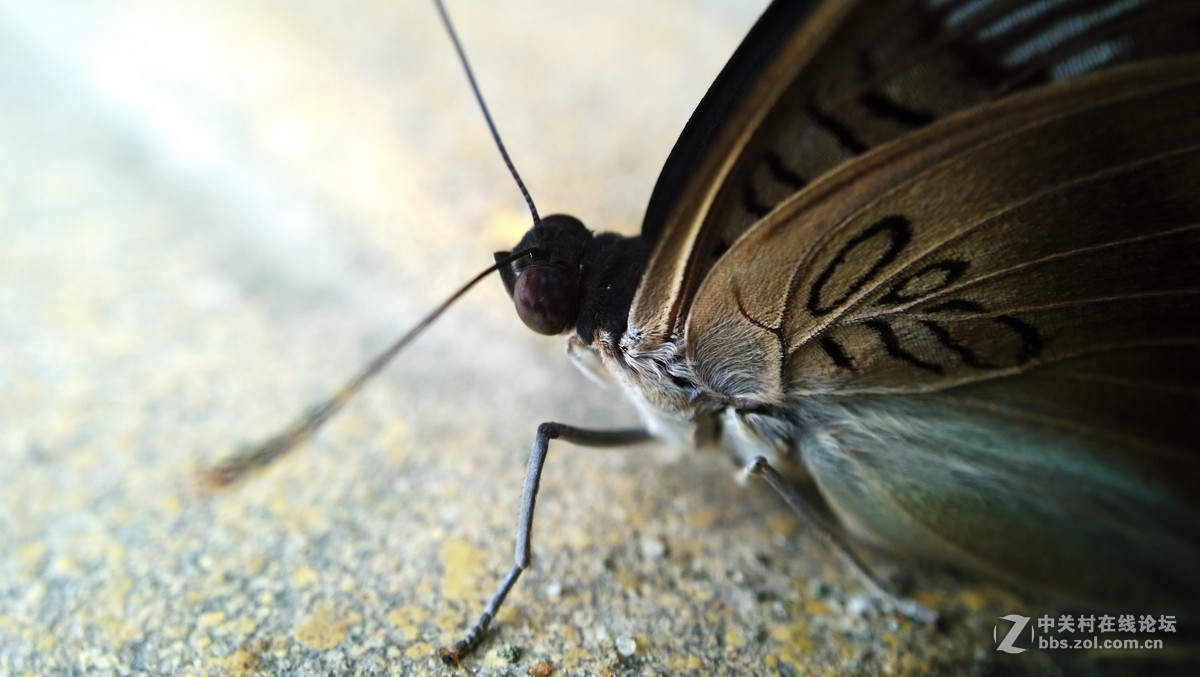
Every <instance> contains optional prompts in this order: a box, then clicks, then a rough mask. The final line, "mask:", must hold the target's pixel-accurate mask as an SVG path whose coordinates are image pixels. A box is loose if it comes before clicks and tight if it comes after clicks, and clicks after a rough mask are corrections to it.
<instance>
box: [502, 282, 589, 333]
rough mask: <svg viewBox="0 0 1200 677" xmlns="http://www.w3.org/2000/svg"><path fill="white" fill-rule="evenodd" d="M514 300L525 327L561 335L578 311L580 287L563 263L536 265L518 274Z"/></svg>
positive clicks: (538, 331) (539, 331)
mask: <svg viewBox="0 0 1200 677" xmlns="http://www.w3.org/2000/svg"><path fill="white" fill-rule="evenodd" d="M513 303H514V304H516V306H517V315H520V316H521V321H522V322H524V323H525V326H527V327H529V328H530V329H532V330H534V331H536V332H537V333H539V334H547V335H553V334H561V333H562V332H563V331H564V330H566V329H567V327H569V326H570V325H571V323H572V322H574V321H575V316H576V314H577V313H578V312H579V288H578V285H577V284H576V283H575V276H573V275H571V274H569V273H568V272H567V271H566V270H565V269H563V267H562V266H556V265H533V266H530V267H528V268H526V269H525V270H522V271H521V274H520V275H518V276H517V282H516V285H515V286H514V288H513Z"/></svg>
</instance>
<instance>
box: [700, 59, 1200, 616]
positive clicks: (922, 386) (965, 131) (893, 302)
mask: <svg viewBox="0 0 1200 677" xmlns="http://www.w3.org/2000/svg"><path fill="white" fill-rule="evenodd" d="M685 345H686V347H687V356H688V358H689V362H690V364H691V365H692V368H693V373H694V376H695V378H696V380H697V381H698V382H699V383H700V384H701V385H702V387H704V388H707V389H708V390H710V391H711V392H712V393H714V394H716V395H717V396H719V397H721V398H723V399H724V400H725V401H727V402H729V403H731V404H733V405H736V406H739V407H741V408H747V409H770V410H774V411H777V412H787V413H786V414H784V415H788V416H792V417H793V418H795V419H796V420H797V421H798V422H799V423H798V432H797V436H798V438H799V442H800V448H801V450H802V453H803V454H804V461H805V464H806V466H807V467H808V468H809V470H810V471H811V472H812V473H813V475H814V477H815V478H816V479H817V481H818V484H819V485H820V486H821V488H822V491H823V492H824V493H825V495H826V496H827V497H828V498H829V499H830V502H831V504H832V505H833V506H834V507H835V509H837V510H838V511H839V513H841V514H842V515H843V517H844V518H845V519H846V521H847V522H848V523H850V524H852V525H856V526H858V527H859V529H860V530H862V531H865V532H867V533H869V534H871V535H872V536H874V537H875V538H877V539H879V540H882V541H885V542H889V543H891V544H892V545H894V546H895V547H898V548H901V549H904V550H908V551H911V552H916V553H919V554H925V555H930V556H936V557H941V558H945V559H951V560H954V561H957V562H960V563H963V564H968V565H971V566H974V567H976V568H980V569H987V570H991V571H993V572H994V573H998V574H1000V575H1007V576H1009V577H1013V578H1019V579H1022V580H1026V581H1029V580H1033V581H1039V582H1041V583H1043V584H1045V585H1047V586H1049V587H1052V588H1054V589H1056V590H1059V591H1061V592H1066V593H1068V594H1070V595H1073V596H1077V597H1080V598H1085V599H1089V600H1105V601H1113V600H1130V599H1133V600H1139V599H1152V600H1155V601H1156V602H1162V601H1171V600H1174V601H1175V602H1177V603H1184V604H1195V603H1200V588H1198V585H1197V580H1196V578H1195V575H1194V572H1195V570H1196V568H1197V567H1200V550H1198V549H1197V546H1196V543H1197V542H1200V541H1198V539H1200V517H1198V513H1197V510H1196V507H1195V506H1196V505H1200V502H1198V501H1197V496H1196V492H1195V488H1196V486H1198V485H1200V455H1198V454H1197V451H1198V450H1200V442H1197V439H1198V438H1197V430H1198V418H1197V417H1198V415H1200V57H1198V56H1188V57H1175V58H1170V59H1162V60H1157V61H1149V62H1140V63H1136V64H1131V65H1127V66H1123V67H1119V68H1115V69H1110V70H1107V71H1104V72H1102V73H1098V74H1093V75H1088V76H1083V77H1080V78H1075V79H1072V80H1071V81H1068V82H1063V83H1058V84H1054V85H1049V86H1046V87H1043V88H1039V89H1037V90H1034V91H1031V92H1028V93H1025V94H1021V95H1016V96H1013V97H1009V98H1006V99H1005V100H1002V101H998V102H995V103H993V104H991V105H989V106H987V107H985V108H979V109H976V110H973V111H970V112H968V113H965V114H963V115H960V116H956V117H953V118H950V119H947V120H944V121H941V122H939V123H938V124H936V125H934V126H931V127H930V128H928V129H926V130H924V131H922V132H917V133H914V134H911V135H908V136H905V137H904V138H902V139H900V140H898V141H896V142H893V143H891V144H888V145H886V146H883V147H880V148H878V149H876V150H875V151H873V152H871V153H868V154H866V155H864V156H863V157H861V158H858V159H856V160H854V161H853V162H849V163H846V164H844V165H842V166H841V167H840V168H838V169H836V170H834V171H833V172H831V173H830V174H828V175H826V176H825V177H823V178H822V179H820V180H818V181H817V182H815V183H814V184H813V185H812V186H811V187H810V188H809V189H808V190H806V191H804V192H802V193H800V194H798V195H796V196H794V197H793V198H792V199H790V200H788V201H787V202H785V203H784V204H783V205H781V206H780V207H778V208H777V209H775V210H774V211H772V212H771V214H769V215H768V216H767V217H766V218H765V219H764V220H763V221H762V222H760V223H758V224H757V225H756V226H755V227H754V228H753V229H751V230H750V231H749V232H748V233H746V235H744V236H743V237H742V238H741V239H740V240H739V241H738V242H737V243H736V244H735V245H734V246H733V248H732V249H730V251H729V252H728V253H727V254H726V255H725V256H724V257H723V258H722V259H721V261H720V262H719V263H718V264H717V265H716V266H715V267H714V268H713V269H712V270H711V272H710V274H709V275H708V277H707V278H706V279H705V280H704V283H703V284H702V285H701V287H700V289H699V291H698V292H697V294H696V300H695V303H694V304H693V306H692V309H691V313H690V316H689V319H688V323H687V327H686V333H685ZM1189 505H1190V506H1192V507H1187V506H1189ZM1031 552H1032V553H1037V556H1036V557H1031V556H1030V553H1031ZM1164 608H1165V607H1164ZM1176 609H1177V610H1178V607H1176Z"/></svg>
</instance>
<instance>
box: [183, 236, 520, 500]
mask: <svg viewBox="0 0 1200 677" xmlns="http://www.w3.org/2000/svg"><path fill="white" fill-rule="evenodd" d="M532 251H534V250H533V249H523V250H521V251H518V252H513V253H512V254H509V255H508V256H506V257H504V258H502V259H500V260H499V261H497V262H496V263H495V264H494V265H492V266H489V267H488V268H487V270H484V271H483V272H482V273H479V274H478V275H476V276H475V277H473V278H471V281H470V282H468V283H466V284H464V285H463V286H462V287H461V288H460V289H459V290H458V291H456V292H454V294H453V295H451V296H450V298H448V299H446V300H445V301H443V302H442V304H441V305H439V306H438V307H437V308H434V309H433V312H431V313H429V314H428V315H426V316H425V317H424V319H422V320H421V321H420V322H418V323H417V326H415V327H413V328H412V329H409V330H408V331H407V332H405V334H404V335H403V336H401V337H400V338H398V339H396V341H395V342H394V343H392V345H390V346H388V348H387V350H384V351H383V352H382V353H380V354H379V356H378V357H376V358H375V359H373V360H371V361H370V362H369V363H368V364H367V366H365V367H363V368H362V370H361V371H359V372H358V373H357V374H355V375H354V377H353V378H351V379H350V380H349V381H346V383H345V384H344V385H343V386H342V387H341V388H338V389H337V392H335V393H334V394H333V395H332V396H330V397H329V398H328V399H327V400H325V401H324V402H322V403H320V404H318V405H316V406H314V407H311V408H310V409H309V410H308V411H307V412H306V413H305V414H304V416H302V417H301V418H300V420H298V421H296V422H294V423H292V424H291V425H289V426H288V427H287V428H284V429H283V430H282V431H281V432H279V433H278V434H276V435H274V436H273V437H270V438H268V439H266V440H264V441H263V442H261V443H259V444H257V445H255V446H253V447H251V448H250V449H248V450H246V451H244V452H240V453H237V454H234V455H233V456H232V457H230V458H227V459H225V460H224V461H221V463H220V464H218V465H217V466H215V467H213V468H211V469H210V470H208V471H206V472H205V473H204V476H203V478H202V482H203V484H204V486H205V487H207V488H209V489H216V488H219V487H224V486H228V485H230V484H233V483H234V482H236V481H238V480H239V479H241V478H242V477H243V476H245V475H246V474H247V473H249V472H250V471H252V470H256V469H258V468H263V467H266V466H267V465H270V464H271V463H272V462H274V461H275V460H276V459H278V458H279V457H280V456H283V455H284V454H286V453H288V452H289V451H291V450H293V449H295V448H296V447H297V446H298V445H299V444H300V443H302V442H304V441H305V440H307V439H308V438H310V437H312V435H313V433H315V432H316V431H317V429H318V428H320V427H321V426H322V425H324V423H325V422H326V421H328V420H329V419H330V418H331V417H332V416H333V415H334V414H336V413H338V412H339V411H341V409H342V407H343V406H345V404H346V402H348V401H349V400H350V398H351V397H354V394H355V393H357V392H358V391H359V390H360V389H361V388H362V387H363V384H365V383H366V382H367V381H369V380H371V378H372V377H373V376H375V375H376V374H378V373H379V372H380V370H382V369H383V368H384V366H386V365H387V363H388V362H390V361H391V359H392V358H393V357H395V356H396V353H398V352H400V351H401V350H403V349H404V346H407V345H408V344H409V343H411V342H412V340H413V339H415V338H416V337H417V336H418V335H420V333H421V332H423V331H425V328H426V327H428V326H429V325H430V324H432V323H433V321H434V320H436V319H437V318H438V316H440V315H441V314H442V313H444V312H446V309H447V308H449V307H450V306H451V305H452V304H453V303H454V302H455V301H457V300H458V299H459V298H460V297H462V295H463V294H466V293H467V291H468V290H470V289H471V287H474V286H475V284H476V283H478V282H479V281H480V280H482V279H483V278H485V277H487V276H488V275H491V274H492V273H493V272H494V271H495V270H496V269H498V268H499V267H500V266H504V265H508V264H509V263H512V262H513V261H516V260H517V259H519V258H521V257H522V256H525V255H527V254H529V253H530V252H532Z"/></svg>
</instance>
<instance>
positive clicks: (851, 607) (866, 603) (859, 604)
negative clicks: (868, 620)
mask: <svg viewBox="0 0 1200 677" xmlns="http://www.w3.org/2000/svg"><path fill="white" fill-rule="evenodd" d="M871 606H872V605H871V600H870V598H868V597H865V596H863V595H855V596H854V597H851V598H850V599H849V600H847V602H846V611H848V612H849V613H850V614H852V615H854V616H865V615H867V612H868V611H870V610H871Z"/></svg>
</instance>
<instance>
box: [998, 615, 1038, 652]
mask: <svg viewBox="0 0 1200 677" xmlns="http://www.w3.org/2000/svg"><path fill="white" fill-rule="evenodd" d="M1000 620H1002V621H1008V622H1009V623H1012V627H1011V628H1009V629H1008V634H1007V635H1005V636H1004V639H1003V640H1000V641H999V643H998V644H997V645H996V651H1003V652H1004V653H1014V654H1016V653H1024V652H1026V651H1028V649H1022V648H1021V647H1019V646H1016V645H1015V644H1014V642H1016V641H1017V639H1018V638H1019V637H1020V636H1021V633H1022V632H1023V631H1024V630H1025V626H1026V625H1029V617H1028V616H1018V615H1017V614H1009V615H1007V616H1001V617H1000ZM997 634H999V626H993V627H992V641H993V642H995V641H997V640H996V636H997ZM1029 641H1030V643H1032V642H1033V628H1032V627H1031V628H1029Z"/></svg>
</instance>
